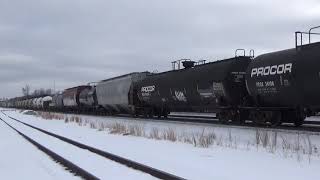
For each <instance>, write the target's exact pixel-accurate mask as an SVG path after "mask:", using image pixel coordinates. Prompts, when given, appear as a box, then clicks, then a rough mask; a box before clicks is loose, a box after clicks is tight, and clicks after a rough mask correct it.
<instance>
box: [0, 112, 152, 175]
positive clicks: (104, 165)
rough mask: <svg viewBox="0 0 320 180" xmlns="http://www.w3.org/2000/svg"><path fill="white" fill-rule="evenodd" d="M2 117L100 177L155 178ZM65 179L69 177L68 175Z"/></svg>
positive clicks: (2, 116)
mask: <svg viewBox="0 0 320 180" xmlns="http://www.w3.org/2000/svg"><path fill="white" fill-rule="evenodd" d="M0 117H1V118H2V119H5V121H6V122H7V123H9V124H10V125H12V126H13V127H15V128H16V129H18V130H19V131H21V132H23V133H24V134H25V135H27V136H29V137H31V138H32V139H34V140H35V141H37V142H38V143H40V144H41V145H43V146H45V147H47V148H49V149H50V150H52V151H54V152H55V153H57V154H59V155H61V156H63V157H64V158H66V159H68V160H69V161H71V162H73V163H74V164H76V165H78V166H79V167H81V168H82V169H85V170H86V171H88V172H90V173H91V174H93V175H95V176H97V177H98V178H100V179H128V180H131V179H155V178H153V177H152V176H150V175H148V174H145V173H142V172H139V171H136V170H133V169H131V168H128V167H126V166H123V165H120V164H118V163H116V162H113V161H110V160H107V159H105V158H104V157H101V156H97V155H96V154H94V153H91V152H89V151H87V150H83V149H80V148H77V147H75V146H73V145H70V144H68V143H65V142H62V141H61V140H58V139H56V138H54V137H51V136H49V135H46V134H43V133H41V132H39V131H37V130H33V129H31V128H30V127H27V126H25V125H23V124H21V123H18V122H16V121H14V120H11V119H10V118H6V117H5V116H4V115H3V114H1V115H0ZM7 129H8V128H7ZM13 142H14V141H13ZM21 149H23V148H21ZM21 149H20V150H21ZM17 153H18V152H17ZM40 153H41V152H40ZM26 169H28V168H26ZM35 175H37V174H35ZM63 179H68V178H67V176H66V177H64V178H63Z"/></svg>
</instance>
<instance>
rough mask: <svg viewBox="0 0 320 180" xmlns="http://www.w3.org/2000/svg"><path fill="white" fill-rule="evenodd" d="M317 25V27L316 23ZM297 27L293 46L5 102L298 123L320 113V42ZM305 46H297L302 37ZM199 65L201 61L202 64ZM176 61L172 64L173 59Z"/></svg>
mask: <svg viewBox="0 0 320 180" xmlns="http://www.w3.org/2000/svg"><path fill="white" fill-rule="evenodd" d="M315 28H319V27H315ZM315 28H311V29H310V31H309V32H307V33H305V32H296V47H295V48H292V49H288V50H284V51H279V52H272V53H268V54H263V55H260V56H258V57H256V58H254V51H250V55H249V56H246V55H245V51H244V55H242V56H238V55H237V51H236V56H235V57H233V58H229V59H224V60H220V61H216V62H211V63H200V64H198V65H195V62H193V61H190V60H184V61H178V62H177V63H178V66H180V63H182V64H183V65H184V67H185V68H184V69H177V70H172V71H167V72H162V73H149V72H135V73H130V74H126V75H122V76H118V77H114V78H111V79H106V80H103V81H100V82H97V83H96V84H95V85H83V86H77V87H73V88H69V89H66V90H64V91H63V93H62V94H56V95H54V96H42V97H21V98H15V99H11V100H9V101H6V102H1V104H2V106H8V107H17V108H33V109H45V110H47V109H50V110H60V111H82V112H96V113H107V114H117V113H129V114H132V115H135V116H137V115H144V116H158V117H167V116H168V114H169V113H170V112H171V111H210V112H216V113H217V117H218V118H219V120H220V121H222V122H230V121H232V122H237V123H245V121H246V120H251V121H253V122H254V123H258V124H270V125H273V126H276V125H279V124H281V123H282V122H291V123H294V124H295V125H296V126H300V125H302V124H303V121H304V119H305V118H306V117H307V116H310V115H312V114H313V113H314V112H317V111H320V96H319V93H318V92H320V62H319V59H320V43H319V42H318V43H311V38H310V37H311V35H313V34H317V33H313V32H311V31H312V30H314V29H315ZM305 34H307V35H308V36H309V43H308V44H302V37H303V35H305ZM201 62H203V61H201ZM173 65H174V66H175V64H173Z"/></svg>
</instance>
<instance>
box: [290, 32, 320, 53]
mask: <svg viewBox="0 0 320 180" xmlns="http://www.w3.org/2000/svg"><path fill="white" fill-rule="evenodd" d="M318 28H320V26H315V27H312V28H310V29H309V31H308V32H302V31H296V32H295V43H296V49H297V50H298V47H299V46H303V45H304V44H303V37H304V36H303V35H308V40H309V41H308V44H311V35H320V33H314V32H312V31H313V30H315V29H318ZM299 41H300V43H299Z"/></svg>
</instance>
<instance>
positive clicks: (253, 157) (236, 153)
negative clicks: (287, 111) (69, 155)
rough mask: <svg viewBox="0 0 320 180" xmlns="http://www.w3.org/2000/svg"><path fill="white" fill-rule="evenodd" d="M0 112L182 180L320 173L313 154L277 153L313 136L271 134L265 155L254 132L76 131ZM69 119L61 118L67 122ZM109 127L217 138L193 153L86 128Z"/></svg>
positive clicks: (199, 128) (108, 120) (183, 127)
mask: <svg viewBox="0 0 320 180" xmlns="http://www.w3.org/2000/svg"><path fill="white" fill-rule="evenodd" d="M6 113H7V114H9V115H11V116H13V117H15V118H17V119H19V120H23V121H25V122H27V123H29V124H32V125H34V126H37V127H40V128H43V129H46V130H48V131H51V132H54V133H57V134H60V135H62V136H66V137H68V138H71V139H74V140H76V141H79V142H82V143H84V144H87V145H90V146H94V147H96V148H98V149H102V150H105V151H108V152H111V153H114V154H116V155H119V156H123V157H126V158H129V159H132V160H135V161H137V162H140V163H143V164H146V165H149V166H151V167H154V168H157V169H160V170H163V171H167V172H170V173H172V174H175V175H178V176H181V177H184V178H187V179H202V180H206V179H208V180H209V179H230V180H233V179H237V180H256V179H259V180H270V179H273V180H277V179H279V180H280V179H281V180H283V179H290V180H303V179H318V178H319V174H318V172H317V170H318V169H319V168H320V157H319V153H316V152H315V153H314V154H312V155H310V156H308V155H305V154H299V153H300V151H299V153H296V152H294V151H292V152H291V151H283V148H286V147H284V145H286V143H283V142H282V141H284V140H285V141H289V142H288V143H287V144H288V145H290V146H292V145H294V144H295V143H296V140H297V138H300V139H298V140H301V142H299V143H300V144H306V143H308V141H306V140H307V139H308V138H309V139H310V142H311V143H312V145H313V146H314V147H315V148H319V147H320V146H319V145H320V138H319V133H310V134H309V133H302V132H292V131H280V132H277V133H276V134H277V136H276V137H277V142H278V144H277V145H276V150H275V151H271V150H270V149H268V148H263V147H262V146H263V145H259V146H256V145H255V144H254V142H255V138H257V131H256V130H255V129H252V128H232V127H222V126H215V125H210V126H209V125H195V124H194V125H190V124H183V123H166V122H156V121H152V120H150V122H147V121H139V120H132V119H130V118H115V117H96V116H83V115H77V116H78V117H80V118H81V119H83V120H84V121H86V122H87V124H86V125H85V124H81V126H79V125H78V123H75V122H69V123H65V120H44V119H42V118H41V117H34V116H26V115H23V114H21V113H18V112H14V111H12V112H6ZM72 116H73V115H66V117H68V119H70V118H71V117H72ZM115 122H117V123H124V124H125V125H130V124H132V125H138V126H142V127H143V128H144V129H145V131H146V133H150V131H152V129H154V128H158V129H159V131H162V130H166V129H168V128H171V129H173V130H174V131H175V132H176V133H177V134H183V133H185V134H190V135H193V134H195V133H201V132H203V131H204V130H205V131H207V132H212V131H213V132H214V133H215V134H216V136H217V137H216V140H215V141H216V142H215V144H213V145H211V146H209V148H198V147H194V146H193V145H192V144H186V143H183V142H178V141H177V142H171V141H164V140H155V139H148V138H143V137H135V136H130V135H128V136H123V135H119V134H109V132H108V131H105V130H102V131H99V130H98V129H99V128H98V129H91V128H90V123H95V124H98V125H99V123H105V124H112V123H115ZM271 133H273V132H271ZM305 137H306V138H305ZM219 139H221V142H222V143H223V145H221V146H220V145H217V141H219ZM299 147H300V146H299ZM290 148H294V147H290ZM317 151H319V150H317Z"/></svg>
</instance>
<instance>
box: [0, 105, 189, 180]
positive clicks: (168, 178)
mask: <svg viewBox="0 0 320 180" xmlns="http://www.w3.org/2000/svg"><path fill="white" fill-rule="evenodd" d="M1 112H2V113H3V114H4V115H5V116H6V117H8V118H10V119H11V120H13V121H16V122H18V123H20V124H23V125H24V126H27V127H29V128H32V129H34V130H37V131H39V132H41V133H44V134H46V135H49V136H51V137H54V138H57V139H59V140H61V141H63V142H65V143H68V144H71V145H73V146H75V147H77V148H81V149H85V150H88V151H90V152H92V153H94V154H96V155H99V156H101V157H104V158H106V159H108V160H112V161H114V162H117V163H119V164H122V165H125V166H127V167H129V168H132V169H135V170H138V171H141V172H143V173H146V174H150V175H151V176H153V177H156V178H159V179H164V180H183V179H184V178H181V177H178V176H176V175H173V174H170V173H167V172H164V171H161V170H158V169H155V168H153V167H150V166H147V165H144V164H141V163H138V162H135V161H132V160H129V159H127V158H124V157H121V156H117V155H115V154H112V153H109V152H106V151H103V150H100V149H97V148H95V147H91V146H88V145H86V144H83V143H80V142H77V141H74V140H72V139H69V138H66V137H64V136H60V135H57V134H55V133H52V132H49V131H46V130H43V129H41V128H38V127H35V126H32V125H30V124H27V123H25V122H22V121H20V120H18V119H16V118H13V117H11V116H9V115H7V114H6V113H4V112H3V111H1ZM0 120H1V121H2V122H4V123H5V124H6V125H8V126H9V127H10V128H12V129H13V130H14V131H16V132H17V133H18V134H20V135H21V136H22V137H24V138H25V139H26V140H27V141H29V142H30V143H32V144H33V145H35V146H36V147H37V148H39V149H40V150H41V151H43V152H44V153H46V154H47V155H49V156H50V157H51V158H52V159H53V160H55V161H57V162H59V163H60V164H62V165H63V166H64V167H66V169H67V170H69V171H70V172H72V173H73V174H75V175H76V176H80V177H82V178H84V179H90V180H91V179H93V180H95V179H99V178H98V177H96V176H95V175H93V174H91V173H90V172H88V171H86V170H84V169H82V168H80V167H79V166H77V165H76V164H74V163H72V162H71V161H68V160H67V159H65V158H63V157H62V156H61V155H58V154H57V153H55V152H53V151H52V150H50V149H48V148H46V147H45V146H43V145H41V144H40V143H38V142H36V141H35V140H33V139H32V138H31V137H29V136H27V135H25V134H24V133H22V132H21V131H19V130H18V129H17V128H15V127H13V126H12V125H10V124H9V123H8V122H6V121H5V120H3V119H2V118H0Z"/></svg>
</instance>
